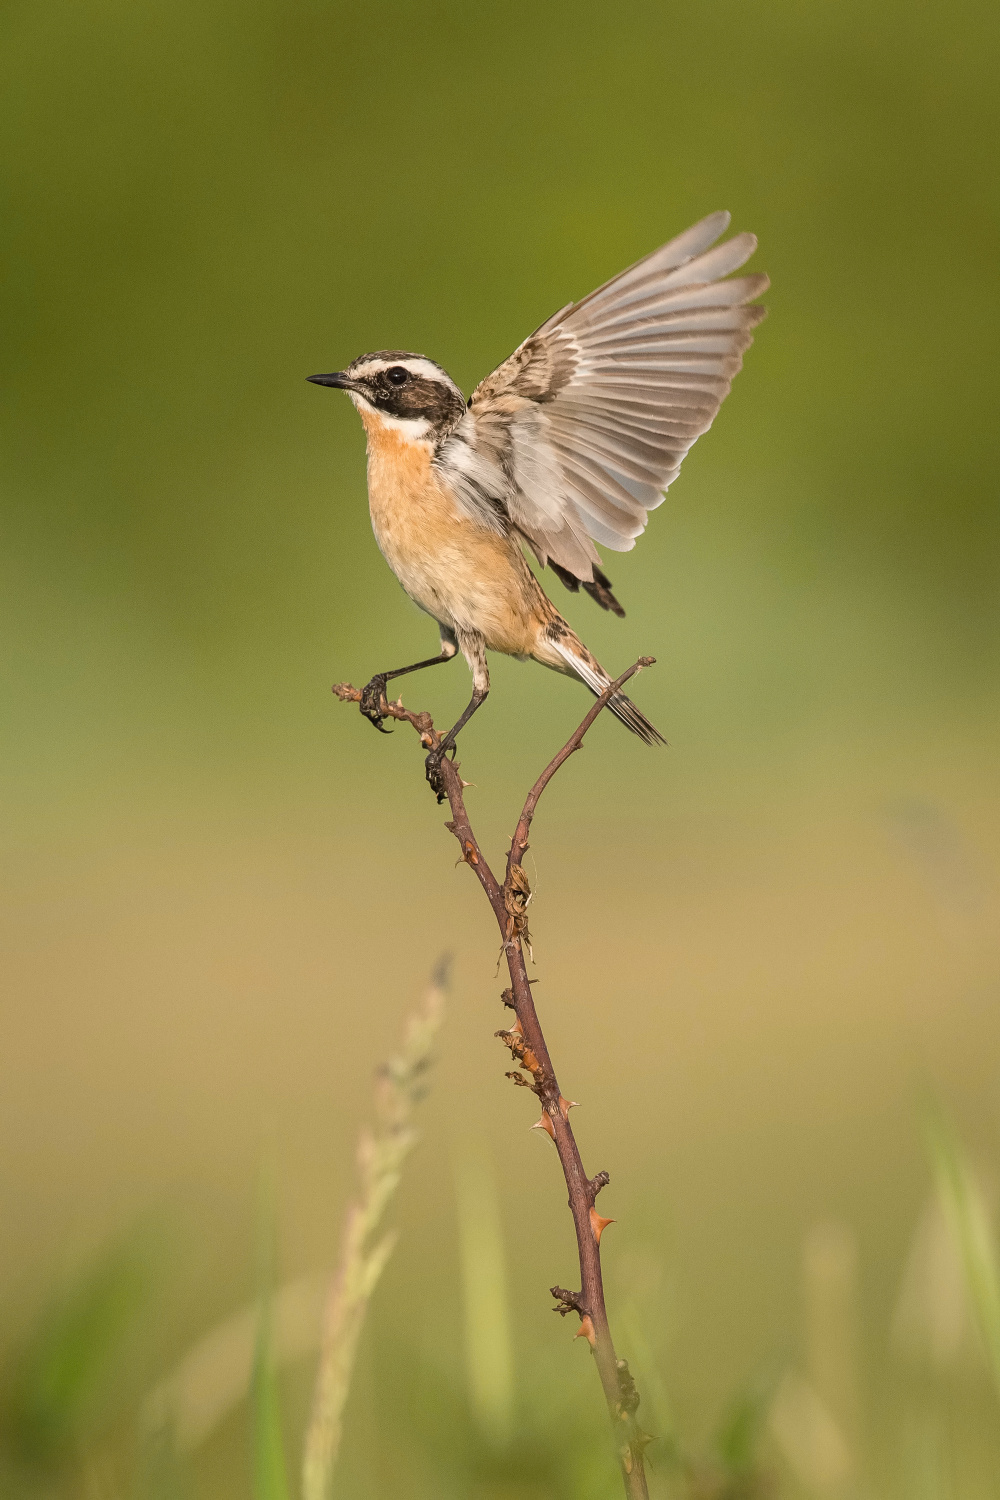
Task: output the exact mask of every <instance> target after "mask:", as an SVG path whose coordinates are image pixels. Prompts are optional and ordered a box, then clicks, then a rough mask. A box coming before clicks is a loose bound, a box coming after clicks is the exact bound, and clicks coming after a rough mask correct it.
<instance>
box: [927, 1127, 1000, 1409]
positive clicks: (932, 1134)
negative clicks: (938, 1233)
mask: <svg viewBox="0 0 1000 1500" xmlns="http://www.w3.org/2000/svg"><path fill="white" fill-rule="evenodd" d="M924 1129H925V1135H926V1140H927V1147H928V1154H929V1156H930V1160H931V1167H932V1169H933V1172H934V1179H935V1184H936V1186H937V1192H938V1198H939V1200H940V1203H941V1207H942V1209H943V1211H944V1216H945V1220H946V1222H947V1224H948V1227H949V1229H950V1230H951V1233H952V1236H953V1237H954V1240H955V1245H956V1248H957V1250H958V1254H959V1259H960V1261H961V1264H962V1275H963V1279H964V1282H965V1289H966V1295H967V1297H968V1302H969V1310H970V1312H971V1314H972V1317H973V1320H974V1322H975V1324H976V1327H977V1328H978V1330H979V1333H980V1336H981V1338H982V1341H983V1347H984V1349H985V1352H986V1358H987V1361H988V1363H989V1367H990V1373H991V1375H992V1377H993V1383H994V1385H995V1387H996V1392H997V1397H998V1399H1000V1253H998V1250H997V1243H996V1239H995V1237H994V1234H993V1229H992V1226H991V1223H990V1214H989V1209H988V1207H987V1205H986V1200H985V1198H984V1196H983V1191H982V1189H981V1187H980V1186H979V1183H978V1181H977V1179H976V1176H975V1173H974V1172H973V1170H972V1167H971V1166H970V1165H969V1162H968V1160H967V1158H966V1155H965V1152H964V1151H963V1149H962V1145H961V1142H960V1141H959V1138H958V1135H957V1133H956V1131H955V1128H954V1126H953V1125H952V1123H951V1121H950V1120H949V1119H948V1117H947V1116H946V1115H945V1114H944V1112H943V1111H942V1110H941V1109H940V1108H938V1107H936V1106H932V1107H931V1108H929V1109H928V1110H927V1112H926V1116H925V1122H924Z"/></svg>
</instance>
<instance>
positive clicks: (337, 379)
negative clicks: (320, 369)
mask: <svg viewBox="0 0 1000 1500" xmlns="http://www.w3.org/2000/svg"><path fill="white" fill-rule="evenodd" d="M306 379H307V380H311V381H312V383H313V385H332V386H335V387H336V388H337V390H338V391H352V390H353V389H354V381H353V380H352V379H351V377H350V375H346V374H345V373H344V371H343V370H334V372H333V374H332V375H307V376H306Z"/></svg>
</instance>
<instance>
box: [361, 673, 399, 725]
mask: <svg viewBox="0 0 1000 1500" xmlns="http://www.w3.org/2000/svg"><path fill="white" fill-rule="evenodd" d="M386 681H387V678H386V676H385V674H384V673H383V672H377V673H376V674H375V676H374V677H373V678H372V680H371V682H369V683H367V684H366V685H365V687H363V688H362V689H361V698H360V701H359V702H358V707H359V708H360V710H361V712H362V713H363V714H364V716H365V718H366V719H367V720H368V722H369V723H370V724H374V725H375V728H376V729H377V730H378V732H379V734H391V733H392V730H391V729H383V728H382V722H383V720H384V719H385V712H384V710H383V707H382V704H383V701H384V699H385V685H386Z"/></svg>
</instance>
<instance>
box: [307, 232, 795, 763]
mask: <svg viewBox="0 0 1000 1500" xmlns="http://www.w3.org/2000/svg"><path fill="white" fill-rule="evenodd" d="M728 225H729V215H728V214H727V213H716V214H711V215H710V216H709V217H708V218H707V219H703V220H702V221H701V222H700V223H699V224H695V225H694V226H693V227H692V228H691V229H688V230H686V231H685V232H684V233H683V234H680V235H678V236H677V237H676V238H675V239H672V240H671V241H670V242H669V243H668V244H666V245H663V246H661V248H660V249H659V250H654V251H653V253H652V254H651V255H647V256H646V258H645V259H644V260H640V261H638V262H637V263H636V264H635V265H634V266H632V267H630V269H628V270H627V271H622V272H621V274H620V275H618V276H615V277H614V278H613V279H612V280H611V281H608V282H605V284H604V285H603V286H601V287H598V289H597V290H596V291H595V292H591V293H590V295H589V296H588V297H584V298H583V299H582V301H580V302H570V303H568V304H567V305H566V306H565V307H563V308H562V309H561V310H560V311H559V312H557V313H554V314H553V316H552V317H551V318H549V319H548V321H547V322H545V323H543V324H542V326H541V327H540V328H538V329H536V331H535V332H534V333H533V334H532V335H531V336H530V338H527V339H525V341H524V343H523V344H521V345H520V346H519V347H518V348H517V349H515V351H514V353H513V354H512V355H511V356H510V358H509V359H507V360H505V361H504V363H503V364H502V365H500V366H499V367H498V368H497V369H496V370H494V371H493V373H492V375H488V376H487V377H486V379H485V380H484V381H482V383H481V384H480V385H478V386H477V387H476V389H475V391H473V393H472V396H471V398H470V399H469V401H468V402H466V400H465V397H464V396H463V395H462V392H461V391H460V390H459V388H458V386H457V385H456V384H455V382H454V381H453V380H452V379H451V378H450V376H449V375H448V374H447V373H446V372H445V371H444V370H443V369H442V368H441V366H440V365H438V364H435V362H434V361H433V360H432V359H427V358H425V357H424V356H423V355H421V354H408V353H404V352H401V351H399V350H395V349H382V350H379V351H378V352H376V353H374V354H363V355H361V356H360V358H358V359H356V360H354V362H353V363H352V364H350V365H348V367H347V369H346V370H338V371H335V372H334V373H333V374H330V375H310V376H309V377H308V378H309V379H310V380H312V381H314V382H315V383H316V384H317V385H329V386H335V387H336V388H337V389H339V390H344V391H347V393H348V395H349V396H350V398H351V400H352V401H353V402H354V405H355V407H356V408H357V410H358V412H359V414H360V416H361V420H362V422H363V424H364V427H365V431H366V433H367V437H368V498H369V505H370V509H371V519H372V527H373V529H374V532H375V539H376V541H377V542H378V545H379V548H380V549H381V551H382V554H383V556H384V557H385V560H386V562H387V563H388V564H389V566H390V568H392V570H393V572H394V573H395V575H396V577H397V578H398V579H399V581H400V583H401V584H402V585H403V588H404V589H405V590H406V592H407V593H408V594H409V596H410V598H411V599H412V600H414V602H415V603H416V604H417V605H419V607H420V608H421V609H422V610H424V611H425V612H426V613H427V614H429V615H431V616H432V617H433V618H434V619H435V620H436V621H437V623H438V627H439V630H440V634H441V650H440V653H439V654H438V655H437V656H432V657H430V658H428V660H426V661H419V662H414V663H413V664H412V665H411V666H408V667H397V668H395V669H394V670H393V671H391V672H379V673H378V674H377V675H376V676H375V677H373V678H372V680H371V681H370V682H369V683H368V685H367V687H366V688H365V690H364V692H363V694H362V700H361V708H362V712H363V713H365V714H366V715H367V717H368V718H369V719H370V720H371V722H372V723H373V724H374V725H375V726H376V728H378V729H381V728H382V720H383V717H384V714H385V699H384V693H385V687H386V683H387V682H389V681H390V680H391V679H392V678H394V677H402V676H403V675H404V674H405V673H407V672H415V671H417V670H418V669H419V668H421V667H429V666H433V665H435V664H436V663H438V662H445V661H450V660H451V658H452V657H453V656H455V655H456V653H457V652H458V651H461V653H462V655H463V656H464V657H465V659H466V661H467V662H468V664H469V667H470V669H471V671H472V681H473V693H472V699H471V701H470V703H469V705H468V707H467V708H466V710H465V712H464V713H463V714H462V715H461V717H460V718H459V720H458V722H457V723H456V724H455V725H454V726H453V727H452V728H451V729H450V730H449V731H448V733H447V734H446V735H445V736H444V738H443V740H442V741H441V745H440V747H439V749H438V750H437V751H436V752H434V753H433V754H432V756H431V757H429V762H428V776H429V779H430V780H431V782H432V784H434V780H435V778H434V770H435V765H432V764H431V762H432V761H433V762H435V764H436V762H437V761H438V760H439V759H440V756H441V755H442V754H443V753H444V752H445V751H446V750H449V749H453V748H454V745H455V738H456V736H457V734H458V732H459V730H461V729H462V728H463V726H464V725H465V724H467V723H468V721H469V719H470V718H471V717H472V715H473V714H474V713H475V711H476V709H477V708H479V706H480V704H481V703H482V702H483V700H484V699H485V698H486V695H487V693H488V692H489V686H490V676H489V671H488V668H487V665H486V652H487V651H502V652H504V653H505V654H506V655H508V656H516V657H517V658H518V659H519V660H520V661H525V660H527V659H528V658H529V657H530V658H531V659H532V660H533V661H537V662H541V663H542V664H543V666H546V667H552V668H553V669H554V670H555V671H557V672H564V673H566V674H568V675H569V676H572V677H577V678H579V680H580V681H581V682H583V683H584V684H585V685H586V686H587V687H588V688H589V689H590V691H591V692H592V693H595V694H600V693H601V692H603V691H604V689H605V688H606V687H607V685H608V683H609V682H610V681H611V678H610V677H609V675H608V673H607V672H606V671H605V670H604V668H603V667H602V666H601V664H600V662H598V661H597V660H596V658H595V657H594V656H593V655H592V654H591V652H590V651H588V650H587V647H586V646H585V645H584V644H583V642H582V641H581V640H580V638H579V637H578V636H577V635H576V633H575V632H574V631H573V630H572V629H571V628H570V626H569V625H568V624H567V623H566V621H565V620H564V619H563V618H562V615H561V614H560V613H559V611H558V610H557V609H556V607H555V605H554V604H552V602H551V601H550V599H549V598H548V597H547V595H546V594H545V593H544V592H543V590H542V588H541V585H540V584H539V582H538V580H537V578H536V577H535V574H534V573H533V572H532V570H531V568H530V567H529V566H528V563H527V560H526V558H525V553H524V551H523V550H522V549H523V548H528V549H530V551H531V552H532V553H533V554H534V556H535V558H536V559H537V561H538V563H539V565H540V566H541V567H542V568H545V567H549V568H551V569H552V571H553V573H555V575H556V577H557V578H558V579H559V580H560V582H561V583H563V584H564V585H565V586H566V588H568V589H569V590H570V592H571V593H576V592H577V591H578V590H579V589H580V588H581V587H582V588H583V590H584V592H585V593H587V594H589V595H590V597H591V598H592V599H593V600H595V601H596V603H597V604H599V605H600V606H601V608H602V609H608V610H611V611H612V612H613V613H614V614H616V615H624V613H625V611H624V610H623V609H622V607H621V605H620V604H619V603H618V600H617V599H616V598H615V596H614V594H613V593H612V592H611V581H610V579H609V578H608V577H607V575H606V574H605V573H604V571H603V568H602V562H601V557H600V555H599V554H598V551H597V548H596V547H595V545H594V543H595V542H597V543H600V544H601V545H602V546H603V547H607V548H610V550H611V551H613V552H628V551H629V550H630V549H631V548H632V547H634V546H635V539H636V537H637V536H639V535H641V533H642V532H643V530H644V529H645V526H646V518H647V513H648V512H649V511H651V510H653V509H654V508H655V507H656V506H657V505H659V504H660V503H661V501H662V500H663V497H664V493H665V491H666V489H667V487H668V486H669V485H670V484H671V483H672V481H673V480H674V479H675V478H676V476H677V472H678V470H679V468H680V465H681V460H682V459H683V457H684V455H685V454H686V453H687V451H688V449H689V448H690V447H691V445H692V443H693V442H694V441H695V439H696V438H697V437H699V436H700V434H701V433H703V432H705V431H706V430H707V429H708V428H709V427H710V426H711V424H712V421H713V419H714V417H715V414H716V412H717V411H718V410H719V407H720V405H721V404H722V401H723V400H724V398H725V396H726V394H727V393H728V391H729V387H730V385H731V383H732V380H733V377H734V376H735V375H736V373H737V371H738V370H739V369H740V366H741V364H742V362H743V353H744V351H745V350H746V349H747V348H748V347H749V345H750V343H751V342H752V333H751V330H752V329H753V328H754V327H755V326H756V324H758V323H759V322H760V320H761V319H762V318H763V317H764V314H765V309H764V308H763V307H761V306H759V305H755V304H754V299H755V298H757V297H759V296H760V295H761V294H762V293H763V292H764V291H766V289H767V286H768V279H767V277H766V276H763V275H750V276H740V277H733V276H731V275H730V273H731V272H733V271H735V270H736V269H737V268H738V267H740V266H742V265H743V264H744V262H745V261H747V260H748V259H749V258H750V256H751V255H752V254H753V252H754V250H755V249H756V247H757V241H756V239H755V237H754V236H753V235H752V234H738V235H735V236H734V237H733V238H732V239H730V240H726V241H724V242H723V243H721V244H716V243H715V242H716V241H717V240H718V239H719V237H720V236H721V235H722V234H723V233H724V232H725V230H726V229H727V228H728ZM710 247H714V248H710ZM609 707H610V708H611V710H612V712H613V713H615V714H616V715H617V717H618V718H619V719H620V720H621V721H622V723H623V724H625V725H626V726H627V727H628V728H629V729H631V730H632V732H633V733H634V734H637V735H639V737H640V738H641V739H643V740H645V742H646V743H647V744H648V745H655V744H662V743H663V737H662V736H661V735H660V733H659V732H658V731H657V730H656V729H655V728H654V727H653V725H652V724H651V723H650V722H649V720H648V719H647V718H646V717H645V715H644V714H643V713H642V712H641V711H640V710H639V709H638V708H637V707H636V705H635V704H634V703H633V702H632V701H631V700H630V699H629V698H627V697H626V696H625V694H624V693H621V692H619V693H616V694H615V696H614V697H612V698H611V700H610V703H609Z"/></svg>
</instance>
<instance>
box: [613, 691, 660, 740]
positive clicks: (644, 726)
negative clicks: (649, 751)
mask: <svg viewBox="0 0 1000 1500" xmlns="http://www.w3.org/2000/svg"><path fill="white" fill-rule="evenodd" d="M608 707H609V708H610V710H611V712H612V713H613V714H614V716H615V718H616V719H620V720H621V721H622V723H623V724H624V725H625V728H626V729H631V731H632V733H633V734H637V735H638V736H639V738H640V739H641V740H644V741H645V743H646V744H647V745H665V744H666V743H667V742H666V740H665V739H664V738H663V735H662V734H661V733H660V731H659V730H658V729H657V728H656V727H655V725H653V724H651V723H650V722H649V720H648V719H647V718H646V715H645V714H644V713H643V712H642V710H641V709H639V708H636V706H635V704H634V703H633V702H632V699H631V698H628V697H626V695H625V694H624V693H616V694H615V696H614V697H613V698H610V699H609V700H608Z"/></svg>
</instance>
